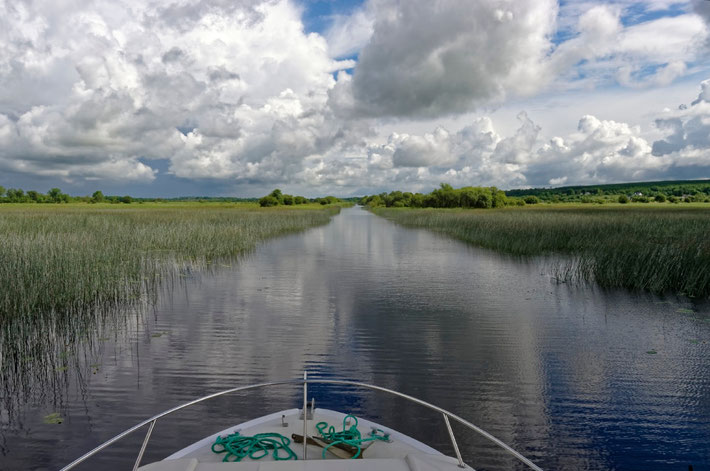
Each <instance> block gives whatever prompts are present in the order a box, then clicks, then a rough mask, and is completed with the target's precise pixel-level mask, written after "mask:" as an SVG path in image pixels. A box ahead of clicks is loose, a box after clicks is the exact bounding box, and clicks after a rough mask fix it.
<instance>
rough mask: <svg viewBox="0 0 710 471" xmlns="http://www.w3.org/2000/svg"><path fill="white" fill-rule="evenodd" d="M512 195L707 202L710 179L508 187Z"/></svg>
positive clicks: (559, 199) (555, 200) (576, 199)
mask: <svg viewBox="0 0 710 471" xmlns="http://www.w3.org/2000/svg"><path fill="white" fill-rule="evenodd" d="M506 195H507V196H509V197H511V196H513V197H526V196H535V197H537V198H539V199H540V200H541V201H545V202H551V203H566V202H570V203H571V202H577V203H605V202H617V201H618V202H619V203H628V202H633V203H650V202H657V203H663V202H666V201H667V202H670V203H677V202H681V201H682V202H687V203H693V202H695V203H700V202H710V181H708V180H677V181H659V182H638V183H613V184H609V185H585V186H565V187H559V188H530V189H524V190H509V191H506Z"/></svg>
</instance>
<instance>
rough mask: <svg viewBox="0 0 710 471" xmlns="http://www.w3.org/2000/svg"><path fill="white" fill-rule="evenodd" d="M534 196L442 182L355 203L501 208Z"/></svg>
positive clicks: (396, 206) (530, 201)
mask: <svg viewBox="0 0 710 471" xmlns="http://www.w3.org/2000/svg"><path fill="white" fill-rule="evenodd" d="M536 202H537V198H534V199H532V198H529V201H526V200H524V199H520V198H508V197H507V196H506V194H505V192H504V191H503V190H499V189H498V188H496V187H494V186H490V187H478V186H466V187H463V188H458V189H457V188H454V187H452V186H451V185H449V184H448V183H442V184H441V186H440V187H439V188H437V189H436V190H434V191H432V192H431V193H426V194H423V193H410V192H408V191H405V192H401V191H392V192H390V193H380V194H378V195H370V196H365V197H363V198H361V199H360V201H359V202H358V203H359V204H361V205H363V206H368V207H378V206H385V207H388V208H500V207H503V206H507V205H524V204H526V203H528V204H534V203H536Z"/></svg>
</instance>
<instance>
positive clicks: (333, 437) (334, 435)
mask: <svg viewBox="0 0 710 471" xmlns="http://www.w3.org/2000/svg"><path fill="white" fill-rule="evenodd" d="M349 418H352V419H355V424H353V425H351V426H350V428H347V421H348V419H349ZM326 427H328V430H326ZM316 429H317V430H318V433H320V435H321V437H323V438H324V439H325V440H328V441H329V442H330V443H329V444H328V446H327V447H325V448H323V459H325V452H326V451H328V448H330V447H331V446H333V445H336V444H338V443H343V444H345V445H349V446H351V447H353V448H356V449H357V453H355V455H353V456H352V458H351V459H355V458H357V457H358V456H360V455H361V454H362V444H363V443H366V442H372V441H375V440H382V441H389V438H390V437H389V435H388V434H386V433H385V432H384V431H383V430H380V429H373V430H372V432H371V433H370V436H369V437H368V438H362V435H361V434H360V431H359V430H358V429H357V417H355V416H354V415H351V414H348V415H346V416H345V417H344V418H343V431H342V432H336V431H335V427H333V426H332V425H331V426H328V423H327V422H318V423H317V424H316ZM378 432H381V433H382V434H381V435H380V434H379V433H378Z"/></svg>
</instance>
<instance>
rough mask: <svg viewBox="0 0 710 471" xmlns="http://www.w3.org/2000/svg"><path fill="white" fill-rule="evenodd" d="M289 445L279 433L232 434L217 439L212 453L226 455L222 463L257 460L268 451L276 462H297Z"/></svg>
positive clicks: (288, 441)
mask: <svg viewBox="0 0 710 471" xmlns="http://www.w3.org/2000/svg"><path fill="white" fill-rule="evenodd" d="M290 444H291V440H289V439H288V438H286V437H284V436H283V435H281V434H280V433H257V434H256V435H254V436H253V437H246V436H243V435H239V432H234V433H233V434H231V435H227V436H226V437H217V440H216V441H215V442H214V443H213V444H212V451H213V452H215V453H218V454H219V453H226V455H225V456H224V458H223V459H222V461H223V462H233V461H241V460H242V459H244V458H246V457H249V458H251V459H252V460H259V459H261V458H263V457H265V456H267V455H268V454H269V452H270V451H271V452H272V455H273V457H274V460H276V461H286V460H291V459H293V460H297V459H298V457H297V456H296V453H294V452H293V450H292V449H291V448H289V445H290ZM219 447H221V449H220V448H219ZM281 450H284V451H285V452H286V456H281V455H280V454H279V452H280V451H281Z"/></svg>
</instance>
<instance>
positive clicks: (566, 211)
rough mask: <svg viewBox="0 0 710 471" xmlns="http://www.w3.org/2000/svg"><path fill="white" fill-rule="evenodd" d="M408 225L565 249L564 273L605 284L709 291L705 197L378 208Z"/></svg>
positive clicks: (527, 252)
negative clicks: (661, 202) (697, 200)
mask: <svg viewBox="0 0 710 471" xmlns="http://www.w3.org/2000/svg"><path fill="white" fill-rule="evenodd" d="M373 211H374V212H375V214H377V215H379V216H382V217H385V218H387V219H390V220H392V221H394V222H396V223H398V224H402V225H405V226H409V227H420V228H425V229H429V230H433V231H437V232H441V233H444V234H447V235H450V236H452V237H455V238H458V239H461V240H463V241H466V242H469V243H472V244H474V245H477V246H479V247H485V248H489V249H493V250H497V251H500V252H504V253H509V254H513V255H519V256H536V255H547V254H561V255H565V256H567V257H566V258H567V259H568V260H569V261H568V262H565V263H566V265H564V266H561V267H559V270H558V273H557V275H558V276H559V277H560V278H561V279H563V280H565V281H573V280H583V281H593V282H596V283H598V284H599V285H601V286H604V287H610V288H627V289H633V290H645V291H651V292H655V293H665V292H673V293H677V294H682V295H685V296H689V297H707V296H709V295H710V270H709V269H708V266H710V239H708V237H707V235H708V234H710V210H708V209H707V208H706V207H705V206H704V205H700V204H699V205H695V204H686V205H683V206H680V207H679V206H675V205H674V206H648V205H632V206H630V205H607V206H593V207H591V206H589V205H572V204H562V205H544V206H543V205H535V206H531V207H521V208H503V209H493V210H446V209H393V208H387V209H385V208H375V209H373Z"/></svg>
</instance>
